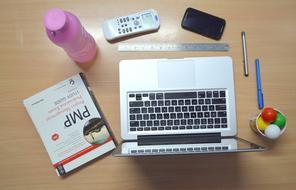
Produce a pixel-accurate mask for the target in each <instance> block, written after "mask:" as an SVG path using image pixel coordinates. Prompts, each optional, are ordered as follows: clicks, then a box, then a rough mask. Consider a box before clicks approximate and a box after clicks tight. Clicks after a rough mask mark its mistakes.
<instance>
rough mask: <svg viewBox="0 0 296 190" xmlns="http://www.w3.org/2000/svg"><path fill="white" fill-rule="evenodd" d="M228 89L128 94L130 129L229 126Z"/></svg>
mask: <svg viewBox="0 0 296 190" xmlns="http://www.w3.org/2000/svg"><path fill="white" fill-rule="evenodd" d="M226 105H227V98H226V90H225V89H220V90H217V89H215V90H200V91H186V92H171V91H169V92H141V93H137V92H135V93H129V94H128V111H129V114H128V115H129V121H128V122H129V130H130V131H131V132H133V131H137V132H138V131H146V132H148V131H164V130H196V129H218V128H227V127H228V126H227V106H226Z"/></svg>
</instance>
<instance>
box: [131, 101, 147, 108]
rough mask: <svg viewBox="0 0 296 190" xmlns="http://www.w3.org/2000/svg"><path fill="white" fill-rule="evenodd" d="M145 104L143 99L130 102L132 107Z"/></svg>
mask: <svg viewBox="0 0 296 190" xmlns="http://www.w3.org/2000/svg"><path fill="white" fill-rule="evenodd" d="M143 105H144V103H143V101H136V102H130V103H129V106H130V107H142V106H143Z"/></svg>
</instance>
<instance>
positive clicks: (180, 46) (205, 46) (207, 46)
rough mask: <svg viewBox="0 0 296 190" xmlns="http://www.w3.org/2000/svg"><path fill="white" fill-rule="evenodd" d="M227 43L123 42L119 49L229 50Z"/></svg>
mask: <svg viewBox="0 0 296 190" xmlns="http://www.w3.org/2000/svg"><path fill="white" fill-rule="evenodd" d="M229 49H230V47H229V45H228V44H226V43H123V44H119V45H118V51H229Z"/></svg>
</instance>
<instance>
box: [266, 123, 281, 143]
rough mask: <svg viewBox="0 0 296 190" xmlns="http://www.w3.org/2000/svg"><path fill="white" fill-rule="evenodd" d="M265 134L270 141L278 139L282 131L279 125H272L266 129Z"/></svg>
mask: <svg viewBox="0 0 296 190" xmlns="http://www.w3.org/2000/svg"><path fill="white" fill-rule="evenodd" d="M264 133H265V135H266V137H267V138H269V139H277V138H278V137H279V136H280V134H281V129H280V128H279V127H278V126H277V125H274V124H271V125H269V126H268V127H266V129H265V131H264Z"/></svg>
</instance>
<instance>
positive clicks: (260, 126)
mask: <svg viewBox="0 0 296 190" xmlns="http://www.w3.org/2000/svg"><path fill="white" fill-rule="evenodd" d="M257 124H258V129H259V130H260V131H262V132H264V130H265V129H266V127H267V126H268V125H270V123H268V122H266V121H264V120H263V118H262V117H261V116H260V117H259V118H258V120H257Z"/></svg>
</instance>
